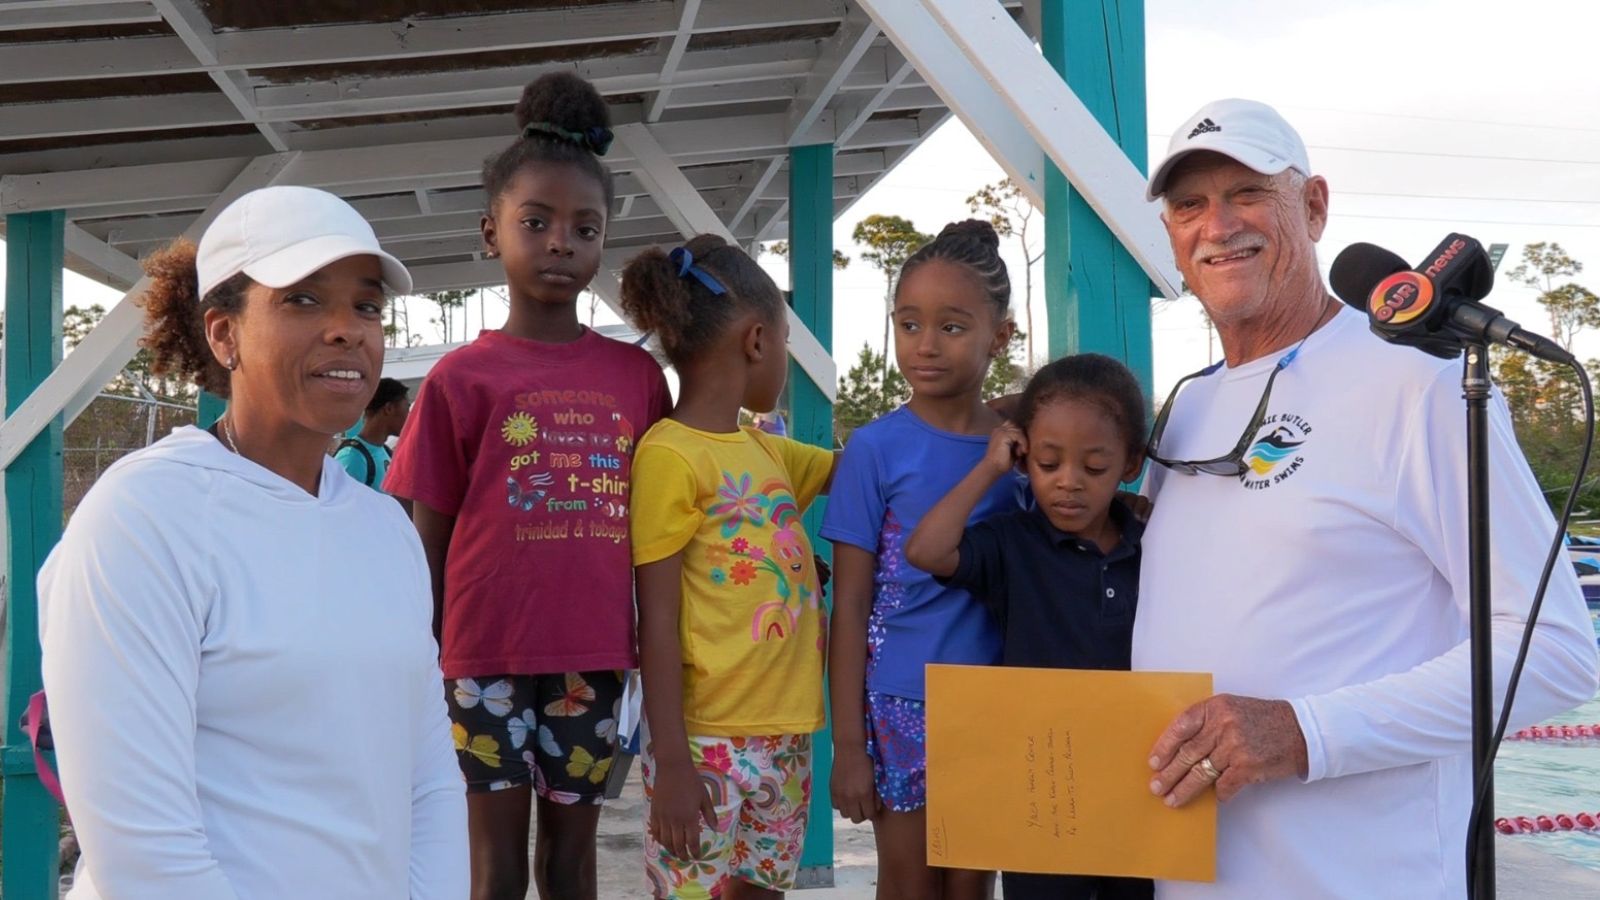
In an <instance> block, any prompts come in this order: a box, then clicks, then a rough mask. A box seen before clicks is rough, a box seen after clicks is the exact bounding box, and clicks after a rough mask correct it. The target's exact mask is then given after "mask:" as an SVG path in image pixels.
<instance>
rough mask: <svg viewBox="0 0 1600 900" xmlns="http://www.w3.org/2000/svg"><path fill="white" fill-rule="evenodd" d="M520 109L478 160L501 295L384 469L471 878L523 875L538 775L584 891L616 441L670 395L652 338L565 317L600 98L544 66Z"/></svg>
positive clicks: (554, 836) (629, 638) (585, 255)
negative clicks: (505, 313) (422, 631)
mask: <svg viewBox="0 0 1600 900" xmlns="http://www.w3.org/2000/svg"><path fill="white" fill-rule="evenodd" d="M516 117H517V124H518V126H519V127H520V128H521V134H520V136H519V137H518V138H517V139H516V140H515V141H513V142H512V143H511V145H510V146H509V147H507V148H506V149H505V150H504V151H503V152H501V153H500V154H499V155H497V156H495V157H492V158H491V159H490V160H489V161H488V162H487V163H486V164H485V166H484V173H483V181H484V185H483V186H484V191H485V193H486V194H487V195H488V198H489V209H488V211H487V214H486V215H485V216H484V219H483V241H484V246H485V248H486V251H487V255H488V256H490V257H491V258H498V259H499V260H500V261H501V263H502V264H503V265H504V266H505V273H506V287H507V289H508V290H509V292H510V300H511V313H510V316H509V318H508V319H507V320H506V325H505V327H504V328H503V329H501V330H500V331H486V332H484V333H483V334H482V335H481V336H480V337H479V338H478V339H477V340H476V341H474V342H473V343H472V344H470V345H468V346H466V347H462V348H461V349H459V350H456V351H455V352H453V353H451V354H449V355H448V356H446V357H445V358H444V359H442V360H440V361H439V364H438V365H437V366H435V367H434V369H433V371H432V372H431V373H430V374H429V376H428V379H427V381H426V382H424V383H423V385H422V389H421V391H420V393H419V394H418V396H417V402H416V406H415V408H414V409H413V410H412V413H411V418H410V420H409V421H408V423H407V425H406V428H405V431H404V433H403V434H402V435H401V438H400V446H399V449H398V450H397V451H396V454H395V459H394V462H393V464H392V467H391V468H390V470H389V475H388V478H387V480H386V481H385V482H384V486H385V489H387V490H388V491H389V492H390V493H392V494H394V495H396V496H400V497H405V498H408V499H410V500H412V501H413V502H414V504H415V505H414V509H415V512H414V518H415V521H416V525H417V531H418V532H419V533H420V534H421V536H422V543H423V547H424V548H425V549H426V551H427V554H428V562H429V565H430V567H431V568H432V571H433V592H434V609H435V616H434V623H435V629H436V630H438V631H439V632H440V649H441V654H442V659H441V665H442V668H443V670H444V676H445V688H446V690H445V693H446V697H447V699H448V702H449V707H450V716H451V720H452V723H453V728H452V731H453V732H454V735H455V743H456V749H457V751H458V756H459V758H460V762H461V770H462V773H463V775H464V776H465V778H466V782H467V792H468V793H467V811H468V825H469V829H470V832H471V839H472V881H473V894H474V896H490V895H492V896H513V895H514V896H518V897H520V896H522V895H523V893H525V892H526V891H527V886H528V826H529V816H530V813H531V811H532V810H531V807H532V805H533V795H534V794H535V793H536V794H537V795H538V810H539V827H538V837H537V841H538V843H537V846H536V847H535V854H534V867H535V870H536V871H535V873H534V874H535V881H536V883H537V884H538V886H539V893H540V895H541V896H543V897H546V898H550V897H561V898H566V897H580V898H581V897H589V898H593V897H594V896H595V891H596V887H595V829H596V826H597V825H598V823H599V816H600V806H599V804H600V802H601V800H602V796H603V791H604V786H605V781H606V775H607V773H608V772H609V771H610V767H611V759H612V755H613V752H614V750H615V745H616V733H617V724H616V720H617V713H618V707H619V705H620V701H621V697H622V677H621V673H620V672H619V671H618V670H621V669H629V668H633V667H634V666H635V665H636V664H637V663H636V656H635V649H634V647H635V643H634V628H633V580H632V579H633V574H632V572H633V570H632V561H631V559H630V558H629V545H628V507H627V503H628V488H629V479H630V477H631V475H632V460H633V446H634V442H635V441H636V440H637V439H638V437H639V436H640V435H642V434H644V432H645V431H646V430H647V429H648V428H649V427H650V426H651V425H653V424H654V423H655V421H656V420H657V419H659V418H661V417H662V416H663V415H665V414H666V413H667V411H668V410H669V409H670V407H671V399H670V397H669V395H668V393H667V384H666V378H665V377H664V376H663V375H662V372H661V368H660V366H658V365H657V364H656V362H655V360H654V359H652V358H651V357H650V355H649V354H648V353H646V352H645V351H643V350H641V349H639V348H637V347H634V346H632V345H629V344H624V343H621V342H618V341H613V340H610V339H608V338H604V337H601V336H600V335H599V334H596V333H595V332H594V331H592V330H590V329H587V328H585V327H584V326H583V325H582V324H580V323H579V321H578V312H577V301H578V294H579V293H580V292H582V291H583V289H584V288H586V287H587V286H588V285H589V281H590V280H591V279H592V278H593V277H594V275H595V272H596V271H597V270H598V269H599V266H600V250H601V245H602V243H603V242H604V239H605V231H606V218H607V212H608V210H610V208H611V201H612V181H611V174H610V172H608V171H607V170H606V168H605V167H604V166H603V165H602V164H601V163H600V160H599V157H600V156H601V155H604V153H605V152H606V149H607V148H608V147H609V145H610V143H611V131H610V129H609V127H608V126H609V116H608V114H607V110H606V105H605V102H604V101H602V100H601V99H600V95H599V94H598V93H597V92H596V91H595V89H594V87H593V86H591V85H590V84H589V83H588V82H586V81H584V80H582V79H581V78H578V77H577V76H574V75H571V74H565V73H559V74H551V75H546V76H544V77H542V78H540V79H539V80H537V81H535V82H533V83H532V84H530V85H529V86H528V87H527V89H526V90H524V92H523V95H522V100H521V102H520V103H518V104H517V109H516Z"/></svg>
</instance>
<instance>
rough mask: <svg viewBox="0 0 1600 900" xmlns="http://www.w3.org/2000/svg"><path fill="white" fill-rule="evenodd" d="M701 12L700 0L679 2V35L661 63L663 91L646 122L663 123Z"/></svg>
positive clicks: (654, 103)
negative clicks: (673, 86)
mask: <svg viewBox="0 0 1600 900" xmlns="http://www.w3.org/2000/svg"><path fill="white" fill-rule="evenodd" d="M699 12H700V0H678V33H677V34H675V35H673V37H672V46H671V47H670V48H668V50H667V58H666V59H665V60H664V61H663V62H662V63H661V89H660V90H658V91H656V95H655V98H654V99H652V100H651V101H650V109H649V110H648V111H647V112H646V113H645V116H644V120H645V121H646V122H659V121H661V114H662V113H664V112H666V111H667V101H668V100H669V99H671V97H672V87H671V84H672V79H673V77H674V76H675V75H677V74H678V65H679V64H680V63H682V62H683V54H684V52H685V51H687V50H688V49H689V39H690V38H691V37H693V36H694V17H695V15H696V14H698V13H699Z"/></svg>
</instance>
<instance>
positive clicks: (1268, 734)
mask: <svg viewBox="0 0 1600 900" xmlns="http://www.w3.org/2000/svg"><path fill="white" fill-rule="evenodd" d="M1206 760H1209V761H1210V765H1209V766H1207V765H1206V764H1205V761H1206ZM1150 768H1152V769H1154V770H1156V776H1155V778H1154V779H1153V780H1152V781H1151V782H1150V792H1151V793H1152V794H1155V795H1156V796H1158V797H1165V798H1166V804H1167V805H1168V806H1172V807H1179V806H1183V805H1184V804H1186V803H1188V802H1189V801H1191V800H1193V799H1194V798H1195V797H1198V796H1199V795H1200V794H1201V793H1203V792H1204V791H1205V789H1206V788H1208V787H1211V786H1212V784H1213V783H1215V785H1216V788H1217V799H1218V800H1221V801H1223V802H1227V801H1228V800H1232V799H1233V798H1234V797H1235V796H1236V795H1237V794H1238V793H1239V792H1240V791H1241V790H1243V789H1244V788H1245V786H1246V785H1251V784H1262V783H1265V782H1268V781H1276V780H1277V779H1279V778H1289V777H1303V776H1304V775H1305V772H1306V740H1305V735H1303V734H1301V733H1300V723H1299V721H1298V720H1297V719H1296V718H1295V714H1294V708H1293V707H1292V706H1290V705H1289V702H1288V701H1287V700H1258V699H1256V698H1254V697H1237V696H1234V695H1232V694H1217V695H1215V696H1213V697H1210V698H1208V699H1206V700H1203V701H1201V702H1199V703H1196V704H1195V705H1193V706H1191V707H1189V708H1188V709H1186V710H1184V711H1183V712H1182V713H1180V714H1179V715H1178V717H1177V718H1176V719H1173V720H1172V724H1171V725H1168V726H1167V730H1166V731H1163V732H1162V733H1161V737H1160V738H1158V739H1157V740H1156V743H1155V746H1154V747H1152V748H1151V749H1150Z"/></svg>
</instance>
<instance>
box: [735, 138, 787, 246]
mask: <svg viewBox="0 0 1600 900" xmlns="http://www.w3.org/2000/svg"><path fill="white" fill-rule="evenodd" d="M785 159H786V157H783V156H774V157H773V158H771V159H769V160H767V162H766V163H765V164H761V163H757V165H758V166H760V174H759V175H757V176H756V177H755V180H754V181H752V182H751V184H750V192H749V193H747V194H745V195H744V200H743V201H741V202H740V203H739V208H738V209H736V210H734V211H733V218H732V219H729V220H728V227H729V228H733V229H737V228H738V227H739V224H740V223H741V222H743V221H744V217H745V216H748V215H750V211H751V210H752V209H755V208H756V204H757V203H759V202H760V201H761V195H762V194H763V193H765V192H766V190H767V186H768V185H770V184H772V180H773V179H774V178H777V177H778V173H779V172H781V171H783V164H784V161H785ZM785 202H787V201H785Z"/></svg>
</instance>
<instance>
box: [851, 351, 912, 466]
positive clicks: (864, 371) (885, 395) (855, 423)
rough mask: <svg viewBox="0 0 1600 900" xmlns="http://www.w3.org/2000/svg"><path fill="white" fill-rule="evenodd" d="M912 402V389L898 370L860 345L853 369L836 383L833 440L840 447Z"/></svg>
mask: <svg viewBox="0 0 1600 900" xmlns="http://www.w3.org/2000/svg"><path fill="white" fill-rule="evenodd" d="M909 399H911V385H909V384H907V383H906V379H905V376H904V375H901V374H900V370H899V369H894V368H890V367H889V366H888V365H887V364H886V363H885V361H884V358H883V357H882V356H880V355H878V354H877V353H874V352H872V347H870V346H868V345H867V344H862V345H861V353H860V354H858V355H857V356H856V363H855V365H853V366H851V367H850V371H848V372H846V373H845V376H844V377H843V378H842V379H840V380H839V399H838V400H837V401H835V403H834V405H833V437H834V440H836V441H838V442H839V443H840V444H844V443H845V442H846V441H848V440H850V433H851V432H852V431H855V430H856V429H857V428H860V427H861V426H862V425H865V424H867V423H868V422H871V421H872V420H873V419H876V418H878V417H879V416H882V415H884V414H886V413H889V412H892V411H894V410H895V409H896V408H898V407H899V406H900V405H901V404H903V403H905V402H906V401H907V400H909Z"/></svg>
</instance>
